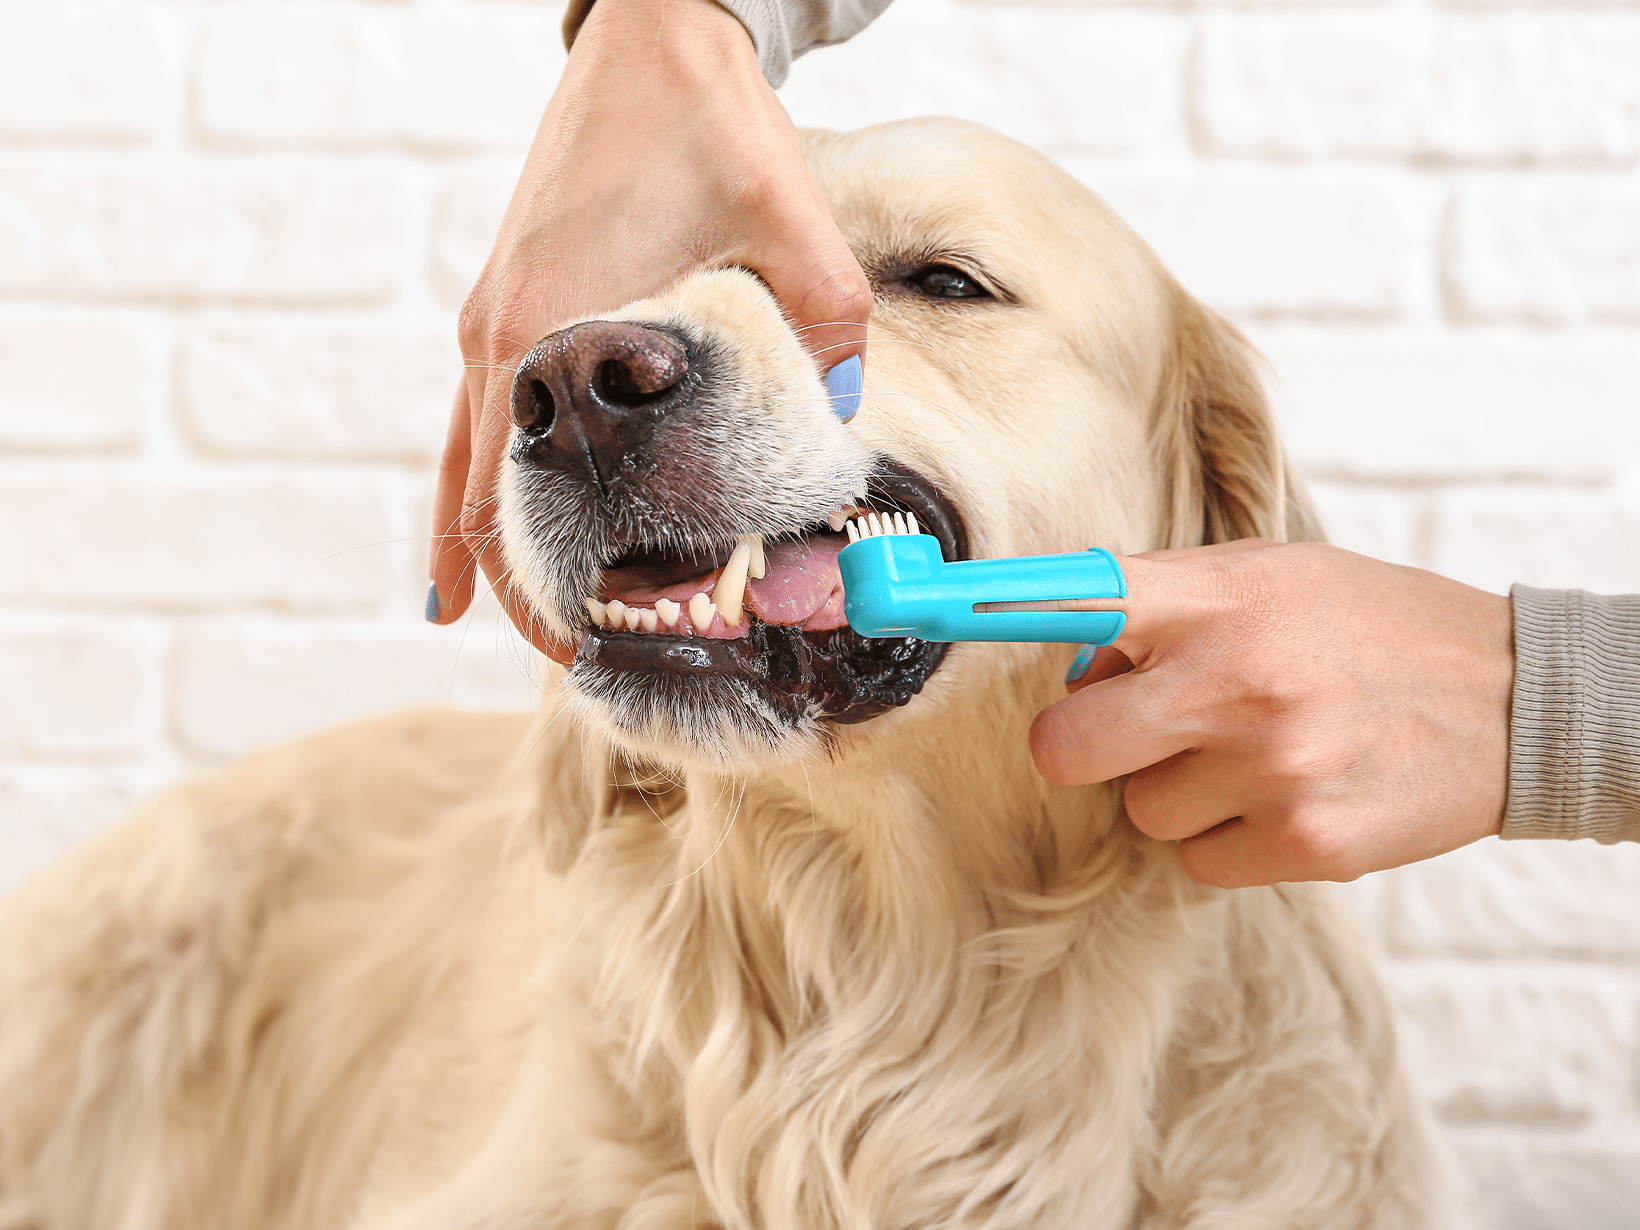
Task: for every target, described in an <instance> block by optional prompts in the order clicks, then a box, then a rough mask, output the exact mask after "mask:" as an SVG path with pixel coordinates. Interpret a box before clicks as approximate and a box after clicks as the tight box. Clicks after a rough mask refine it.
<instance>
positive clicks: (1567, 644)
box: [1503, 585, 1640, 842]
mask: <svg viewBox="0 0 1640 1230" xmlns="http://www.w3.org/2000/svg"><path fill="white" fill-rule="evenodd" d="M1511 596H1512V597H1513V599H1514V604H1515V691H1514V700H1513V702H1512V705H1511V713H1510V732H1509V802H1508V807H1507V810H1506V811H1505V813H1504V821H1503V836H1504V837H1506V838H1512V837H1558V838H1575V837H1593V838H1594V839H1595V840H1596V841H1601V842H1614V841H1640V595H1634V594H1631V595H1626V596H1618V597H1606V596H1602V595H1599V594H1590V593H1586V592H1584V591H1583V590H1577V589H1573V590H1542V589H1533V588H1531V587H1530V586H1525V585H1517V586H1515V588H1514V590H1513V591H1512V594H1511Z"/></svg>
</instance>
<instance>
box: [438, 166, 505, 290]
mask: <svg viewBox="0 0 1640 1230" xmlns="http://www.w3.org/2000/svg"><path fill="white" fill-rule="evenodd" d="M517 179H518V176H517V175H516V174H509V173H507V172H502V171H496V172H478V173H467V174H462V175H456V176H452V177H451V178H450V179H449V180H448V181H447V182H446V183H445V184H444V185H443V186H442V187H441V188H440V189H439V193H438V196H437V198H436V199H435V201H434V204H433V233H432V259H431V262H430V274H431V277H432V282H433V289H434V291H435V292H436V293H437V294H438V296H439V298H440V299H442V300H443V301H444V302H445V303H447V304H449V305H450V306H452V307H460V306H461V304H462V302H463V301H465V300H466V298H467V292H468V291H470V290H471V289H472V287H473V283H474V282H476V281H477V280H478V275H479V274H480V273H481V272H483V269H484V262H485V261H487V260H489V258H490V249H491V248H493V247H494V246H495V237H496V232H497V231H499V230H500V229H501V219H502V216H503V215H504V214H505V213H506V212H507V201H508V200H509V199H510V198H511V196H512V190H513V186H514V184H515V183H516V182H517Z"/></svg>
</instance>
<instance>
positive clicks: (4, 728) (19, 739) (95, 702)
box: [0, 619, 161, 759]
mask: <svg viewBox="0 0 1640 1230" xmlns="http://www.w3.org/2000/svg"><path fill="white" fill-rule="evenodd" d="M61 622H62V621H61V620H60V619H57V620H53V621H51V623H52V624H53V625H56V626H44V622H43V621H40V620H32V621H29V622H26V623H21V624H20V623H19V622H18V621H17V620H15V619H6V620H4V621H0V679H4V680H5V686H4V687H0V756H20V757H24V758H28V759H62V758H74V759H83V758H90V757H95V758H106V757H111V756H122V755H128V754H130V753H132V752H135V751H137V750H138V749H139V748H140V747H141V745H142V742H143V740H144V738H145V737H146V736H147V735H148V734H149V733H150V732H151V730H152V729H153V727H154V721H153V718H154V715H156V714H157V712H158V702H159V670H158V667H159V656H160V649H161V646H160V642H159V640H158V638H157V637H156V636H155V635H153V634H152V633H148V634H144V632H142V631H137V630H131V629H127V628H118V627H114V628H110V627H106V626H100V625H97V624H87V623H85V622H84V621H79V622H77V623H76V624H75V625H72V626H69V627H62V626H61Z"/></svg>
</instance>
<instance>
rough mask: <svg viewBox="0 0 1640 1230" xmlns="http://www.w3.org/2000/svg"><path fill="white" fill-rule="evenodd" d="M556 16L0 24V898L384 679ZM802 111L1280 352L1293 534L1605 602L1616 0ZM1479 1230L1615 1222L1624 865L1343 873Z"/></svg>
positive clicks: (943, 62)
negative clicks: (1071, 206)
mask: <svg viewBox="0 0 1640 1230" xmlns="http://www.w3.org/2000/svg"><path fill="white" fill-rule="evenodd" d="M559 16H560V3H559V0H548V2H545V3H536V2H532V0H514V2H502V0H373V2H371V0H242V2H241V3H235V4H215V3H206V2H204V0H0V526H3V527H4V528H3V529H0V889H3V887H4V886H5V885H6V884H10V883H14V882H15V881H16V880H17V879H18V878H19V877H21V875H23V874H24V873H25V872H26V871H27V869H28V868H30V867H32V866H35V865H37V864H38V863H40V862H42V861H44V860H45V859H46V858H48V857H50V856H51V855H52V854H54V853H55V852H57V851H60V850H61V849H63V848H64V847H65V846H67V845H68V844H69V843H71V842H73V841H75V840H78V839H80V838H82V837H83V836H85V835H86V834H87V833H89V832H91V831H93V830H94V829H96V828H97V827H98V826H100V825H102V824H104V823H107V822H108V821H109V820H111V819H113V818H114V817H116V816H118V815H119V814H120V813H121V812H122V811H124V810H125V809H126V808H128V807H129V805H130V803H131V801H132V800H133V799H134V798H135V797H138V796H140V795H141V794H143V793H145V792H146V791H148V790H150V789H152V788H153V787H154V786H156V785H157V784H160V783H162V782H164V781H167V780H170V779H173V778H175V777H176V776H178V775H180V774H183V773H187V772H190V771H197V770H199V769H203V768H208V767H210V766H213V765H217V764H221V763H223V762H224V761H226V760H228V759H230V758H232V757H234V756H237V755H239V754H241V753H242V752H244V751H245V750H247V749H249V748H251V747H255V746H258V745H261V744H265V743H267V742H270V741H273V740H276V739H280V738H283V737H285V736H287V735H290V734H293V733H297V732H299V731H303V730H306V729H309V728H311V727H313V726H316V725H319V724H322V723H325V722H333V721H337V720H340V719H344V718H347V717H350V716H353V715H356V714H362V713H367V712H371V711H374V710H378V709H382V708H386V707H390V706H392V705H398V704H404V703H411V702H454V703H457V704H465V705H472V706H479V707H493V706H509V707H517V706H522V705H525V704H528V703H530V701H531V699H532V685H531V682H530V679H529V675H528V670H527V662H526V658H527V655H526V654H525V653H524V651H523V650H522V649H521V648H520V645H519V642H518V641H517V639H516V637H514V636H513V634H512V633H511V632H510V630H508V629H506V628H505V626H504V625H503V623H502V622H501V621H500V620H499V619H498V616H497V614H496V611H495V609H494V607H493V605H490V604H486V606H485V607H484V608H483V609H481V611H480V612H479V614H478V615H477V616H475V617H474V618H473V619H472V620H471V621H470V622H469V623H468V624H467V625H466V626H465V627H463V628H460V629H455V630H432V629H429V628H427V627H425V626H424V625H423V624H422V623H421V621H420V618H419V615H420V607H421V600H422V594H423V590H424V587H425V579H424V563H423V561H424V558H425V553H426V541H425V535H426V532H427V531H426V523H427V515H428V498H429V491H430V487H431V479H430V466H431V462H432V459H433V458H434V457H435V456H436V453H437V449H438V447H439V444H440V441H441V438H442V432H443V424H444V421H445V418H446V416H447V414H448V409H449V399H450V393H451V390H452V388H453V385H454V380H455V377H456V374H457V370H458V369H457V364H458V362H459V359H458V355H457V352H456V349H455V345H454V341H453V336H454V314H455V310H456V308H457V307H458V306H459V305H460V303H461V300H462V297H463V295H464V293H465V291H466V288H467V286H468V284H469V283H470V282H471V280H472V278H473V276H474V275H475V274H476V272H477V270H478V268H479V265H480V264H481V263H482V261H483V259H484V257H485V255H486V253H487V252H488V250H489V245H490V241H491V238H492V236H493V233H494V229H495V226H496V223H497V221H498V220H499V217H500V213H501V209H502V207H503V205H504V203H505V201H506V197H507V194H508V192H509V190H510V188H511V185H512V179H513V176H514V175H515V174H516V171H517V168H518V166H519V163H520V159H521V156H522V152H523V150H524V147H525V144H526V143H527V141H528V139H529V137H530V135H531V133H532V132H533V129H534V126H535V123H536V120H537V118H538V116H539V113H540V109H541V107H542V105H543V104H544V102H545V100H546V98H547V95H548V93H549V92H550V90H551V88H552V84H553V82H554V81H555V79H556V77H557V74H558V71H559V68H560V66H561V64H562V61H563V54H562V51H561V49H560V46H559V41H558V34H557V27H558V21H559ZM784 95H785V98H786V100H787V104H788V106H789V107H790V108H791V109H792V111H793V113H794V114H795V115H796V116H797V118H798V119H799V121H800V122H806V123H813V124H821V125H829V126H835V127H851V126H855V125H858V124H863V123H869V122H874V121H877V120H882V119H889V118H893V117H895V116H900V115H911V114H920V113H927V112H944V113H948V114H957V115H962V116H966V117H969V118H972V119H976V120H980V121H982V122H985V123H988V124H990V125H992V126H993V127H996V128H999V129H1001V130H1003V131H1004V132H1007V133H1010V134H1011V135H1014V136H1017V137H1019V138H1021V139H1023V140H1025V141H1028V142H1030V143H1032V144H1034V145H1037V146H1038V147H1040V148H1043V149H1045V150H1047V151H1048V152H1050V153H1052V154H1054V155H1055V156H1057V157H1059V158H1060V159H1061V160H1062V161H1063V162H1064V163H1065V164H1066V165H1067V166H1069V167H1070V168H1071V169H1072V170H1073V171H1074V172H1075V173H1076V174H1077V175H1079V176H1080V177H1081V178H1083V179H1084V180H1085V181H1086V182H1088V183H1089V184H1090V185H1092V186H1093V187H1094V188H1096V189H1097V190H1099V191H1101V192H1102V193H1104V195H1105V196H1106V197H1107V198H1108V199H1109V200H1110V201H1111V202H1112V204H1114V205H1115V206H1116V208H1117V209H1118V210H1119V211H1120V212H1122V213H1123V214H1124V216H1126V217H1127V218H1128V220H1129V221H1130V222H1131V223H1132V224H1133V225H1134V226H1135V227H1136V228H1137V229H1138V230H1139V231H1140V232H1141V233H1142V234H1143V235H1144V236H1145V237H1146V238H1147V239H1149V240H1150V242H1151V243H1152V244H1153V245H1154V246H1155V247H1156V248H1157V250H1158V251H1159V252H1160V253H1161V254H1162V256H1163V258H1164V259H1165V260H1167V261H1168V263H1169V264H1170V265H1171V266H1172V267H1173V268H1174V270H1175V271H1176V272H1177V273H1178V274H1179V276H1180V277H1181V278H1182V279H1183V281H1184V282H1185V284H1186V285H1187V286H1189V287H1190V288H1192V289H1193V290H1195V291H1196V292H1197V293H1198V294H1200V295H1201V296H1202V297H1204V298H1205V299H1207V300H1208V301H1210V302H1212V303H1214V304H1215V305H1217V306H1219V307H1220V308H1222V309H1224V310H1225V311H1227V312H1229V313H1230V314H1231V315H1233V316H1234V317H1236V318H1237V319H1238V320H1239V321H1241V323H1242V324H1243V325H1244V326H1245V327H1246V328H1247V329H1248V330H1249V332H1250V333H1251V334H1252V335H1253V337H1254V338H1255V340H1256V341H1257V342H1258V343H1259V344H1260V345H1261V347H1262V348H1263V349H1264V350H1265V352H1266V353H1267V354H1268V356H1269V357H1270V359H1271V361H1272V365H1273V378H1272V391H1273V394H1274V396H1275V398H1276V401H1277V404H1278V406H1279V408H1280V413H1281V415H1282V419H1283V423H1284V427H1285V431H1286V435H1287V439H1288V442H1289V446H1290V448H1291V450H1292V453H1293V455H1294V457H1295V458H1296V460H1297V462H1298V463H1299V465H1300V467H1301V468H1302V469H1303V471H1304V472H1305V473H1306V474H1307V476H1308V477H1309V479H1310V481H1311V484H1312V488H1313V490H1314V493H1315V495H1316V497H1317V499H1318V501H1319V502H1320V504H1321V506H1322V508H1323V511H1324V513H1325V515H1326V516H1327V518H1328V521H1329V523H1330V526H1331V529H1332V532H1333V536H1334V538H1335V539H1336V540H1337V541H1339V542H1341V543H1343V544H1344V545H1347V546H1352V547H1354V548H1356V549H1359V550H1363V551H1367V552H1370V553H1372V554H1376V555H1380V556H1382V557H1384V558H1388V559H1394V560H1399V561H1404V562H1408V563H1414V564H1419V565H1423V566H1427V567H1434V568H1437V569H1439V570H1440V571H1442V572H1446V573H1448V574H1449V575H1452V576H1456V577H1459V578H1460V579H1463V580H1466V581H1469V582H1471V583H1473V584H1477V585H1481V586H1484V587H1487V588H1490V589H1494V590H1497V591H1499V592H1501V591H1503V590H1504V589H1505V588H1506V587H1507V586H1508V584H1509V583H1510V582H1511V581H1515V580H1520V581H1527V582H1532V583H1537V584H1544V585H1562V586H1564V585H1583V586H1585V587H1588V588H1593V589H1598V590H1606V591H1635V590H1640V0H1606V2H1601V0H1589V2H1588V3H1581V4H1580V3H1576V2H1575V0H1449V2H1444V3H1443V2H1439V0H1248V2H1246V3H1238V2H1236V0H1224V2H1216V0H1198V2H1196V3H1192V2H1191V0H1177V2H1164V3H1145V2H1143V0H1087V2H1085V3H1078V2H1077V0H1054V2H1044V3H1039V4H1033V3H1019V2H1008V0H995V2H993V3H973V2H968V3H965V2H962V0H899V2H898V3H897V5H896V6H895V7H894V8H893V9H892V10H890V12H889V13H888V14H887V15H886V16H885V17H884V18H883V19H882V20H881V21H880V22H879V23H878V24H877V25H876V26H875V27H873V28H872V29H871V30H869V31H868V32H867V33H866V34H864V35H863V36H861V37H860V38H859V39H857V40H855V41H854V43H852V44H850V45H849V46H847V47H842V48H834V49H830V50H826V51H821V52H817V53H815V54H813V55H811V56H809V57H807V58H806V59H804V60H802V61H800V62H799V64H798V65H797V66H796V68H795V70H794V72H793V74H792V79H791V82H790V83H789V84H788V86H787V87H786V89H785V91H784ZM1349 896H1350V899H1351V901H1352V902H1353V903H1354V905H1355V906H1356V907H1357V908H1358V910H1359V912H1360V914H1361V916H1362V918H1363V920H1364V922H1365V923H1366V924H1367V926H1368V927H1369V928H1370V929H1371V930H1372V932H1373V933H1374V935H1375V936H1376V937H1377V939H1378V940H1379V942H1380V943H1381V944H1382V945H1383V947H1384V949H1385V951H1386V953H1387V955H1388V958H1389V963H1390V971H1391V977H1392V980H1393V985H1394V988H1395V993H1396V996H1397V1000H1398V1004H1399V1007H1400V1011H1401V1016H1402V1020H1403V1022H1404V1026H1405V1034H1406V1043H1405V1047H1406V1054H1407V1057H1408V1060H1409V1062H1410V1063H1411V1066H1412V1068H1413V1071H1414V1073H1415V1075H1416V1077H1417V1079H1418V1081H1419V1083H1420V1084H1421V1085H1422V1087H1423V1088H1424V1089H1425V1091H1426V1092H1427V1093H1428V1094H1429V1096H1430V1097H1431V1098H1432V1100H1433V1101H1434V1103H1435V1105H1436V1107H1437V1109H1438V1110H1439V1112H1440V1113H1441V1115H1442V1116H1443V1119H1444V1121H1445V1122H1446V1123H1447V1124H1448V1126H1449V1129H1450V1131H1451V1132H1452V1134H1453V1135H1454V1137H1455V1139H1456V1140H1457V1141H1458V1143H1459V1145H1460V1147H1461V1148H1462V1149H1463V1151H1464V1153H1465V1155H1466V1156H1467V1157H1468V1158H1469V1160H1470V1162H1471V1164H1472V1166H1473V1167H1474V1169H1475V1171H1476V1175H1477V1180H1478V1183H1479V1186H1480V1187H1481V1188H1482V1190H1483V1192H1484V1194H1485V1196H1486V1199H1487V1201H1488V1202H1489V1204H1490V1205H1491V1206H1492V1208H1493V1210H1494V1212H1495V1215H1496V1218H1497V1222H1498V1224H1499V1225H1500V1226H1502V1227H1506V1228H1507V1230H1539V1228H1543V1230H1550V1228H1553V1230H1573V1228H1575V1230H1616V1228H1618V1227H1624V1228H1628V1230H1632V1228H1634V1227H1637V1226H1640V1212H1636V1210H1640V1037H1637V1035H1640V848H1634V847H1630V848H1614V849H1603V848H1599V847H1593V846H1590V845H1589V844H1588V843H1580V844H1578V845H1567V846H1548V845H1509V846H1505V845H1503V844H1501V843H1498V842H1487V843H1482V844H1481V845H1480V846H1477V847H1473V848H1471V849H1469V850H1466V851H1461V852H1459V853H1458V854H1455V855H1450V856H1447V857H1446V858H1443V859H1438V860H1435V861H1434V862H1431V863H1427V864H1423V865H1420V866H1418V867H1413V868H1406V869H1402V870H1400V871H1396V872H1392V873H1387V874H1383V875H1379V876H1373V877H1368V878H1367V879H1366V880H1364V881H1362V882H1361V883H1359V884H1357V885H1354V886H1352V887H1351V888H1350V890H1349Z"/></svg>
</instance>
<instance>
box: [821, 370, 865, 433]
mask: <svg viewBox="0 0 1640 1230" xmlns="http://www.w3.org/2000/svg"><path fill="white" fill-rule="evenodd" d="M860 373H861V367H860V356H859V355H854V356H853V357H852V358H848V359H844V360H843V361H842V362H841V363H839V364H838V365H837V366H836V367H834V368H832V369H831V370H830V371H829V372H827V373H826V392H828V393H830V394H831V410H832V413H833V414H835V415H836V416H837V417H838V418H840V419H842V420H843V422H845V423H846V422H848V421H849V420H850V419H851V418H853V417H854V415H855V412H856V411H858V410H859V409H860V380H861V377H860Z"/></svg>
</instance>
